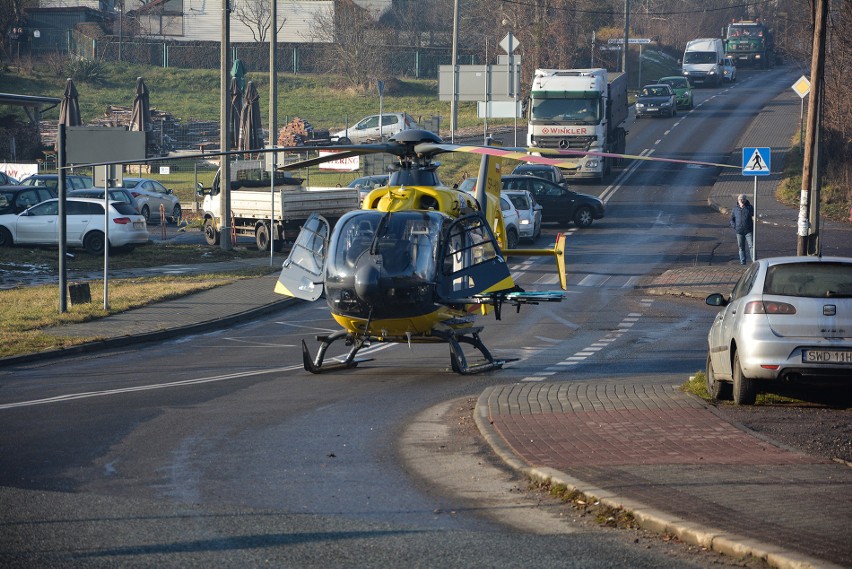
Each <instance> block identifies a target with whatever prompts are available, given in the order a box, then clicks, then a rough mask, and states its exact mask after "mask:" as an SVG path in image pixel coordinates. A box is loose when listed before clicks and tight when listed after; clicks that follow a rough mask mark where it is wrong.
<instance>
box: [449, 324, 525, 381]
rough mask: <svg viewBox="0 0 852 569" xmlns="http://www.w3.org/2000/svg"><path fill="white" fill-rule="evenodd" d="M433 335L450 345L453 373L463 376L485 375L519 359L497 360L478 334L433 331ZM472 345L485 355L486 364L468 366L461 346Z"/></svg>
mask: <svg viewBox="0 0 852 569" xmlns="http://www.w3.org/2000/svg"><path fill="white" fill-rule="evenodd" d="M432 334H433V335H435V336H438V337H439V338H441V339H442V340H444V341H445V342H447V344H449V345H450V365H451V366H452V368H453V371H454V372H456V373H458V374H461V375H473V374H475V373H483V372H486V371H491V370H494V369H500V368H502V367H503V365H504V364H506V363H508V362H512V361H515V360H516V359H517V358H509V359H503V360H495V359H494V356H492V355H491V352H489V351H488V348H486V347H485V344H483V343H482V340H480V339H479V334H478V333H477V332H472V333H470V335H467V334H454V333H452V332H444V331H439V330H432ZM463 343H464V344H470V345H471V346H473V347H474V348H476V349H477V350H479V352H480V353H481V354H482V355H483V357H484V358H485V360H486V361H485V362H484V363H481V364H476V365H468V363H467V357H465V355H464V350H462V347H461V344H463Z"/></svg>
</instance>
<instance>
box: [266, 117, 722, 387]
mask: <svg viewBox="0 0 852 569" xmlns="http://www.w3.org/2000/svg"><path fill="white" fill-rule="evenodd" d="M318 150H334V151H336V152H335V153H334V154H331V155H327V156H321V157H319V158H313V159H308V160H302V161H300V162H295V163H293V164H289V165H287V166H283V167H281V168H280V169H281V170H296V169H300V168H304V167H307V166H312V165H316V164H320V163H322V162H326V161H330V160H339V159H343V158H348V157H353V156H360V155H363V154H368V153H379V152H384V153H389V154H392V155H394V156H396V158H397V163H396V165H395V169H394V171H393V173H392V175H391V177H390V180H389V182H388V185H387V186H385V187H382V188H377V189H374V190H373V191H371V192H370V193H369V194H368V195H367V196H366V197H365V198H364V200H363V203H362V204H361V209H358V210H354V211H351V212H349V213H347V214H344V215H343V216H342V217H341V218H340V219H339V221H338V222H337V223H336V224H335V226H334V227H333V228H332V227H331V226H330V224H329V222H328V221H327V220H325V219H324V218H322V217H321V216H319V215H316V214H315V215H312V216H311V217H310V218H309V219H308V220H307V221H306V223H305V225H304V226H303V227H302V230H301V232H300V233H299V236H298V237H297V239H296V241H295V242H294V244H293V247H292V249H291V252H290V255H289V256H288V258H287V259H286V260H285V261H284V263H283V267H282V270H281V275H280V277H279V279H278V283H277V284H276V288H275V291H276V292H278V293H280V294H284V295H289V296H293V297H296V298H300V299H304V300H308V301H315V300H317V299H319V298H320V297H321V296H322V295H323V293H324V294H325V297H326V301H327V303H328V307H329V310H330V311H331V315H332V317H333V318H334V319H335V320H336V321H337V323H338V324H340V326H341V327H342V329H341V330H338V331H336V332H333V333H331V334H328V335H322V336H317V340H318V341H319V342H320V346H319V350H318V351H317V355H316V357H313V358H312V357H311V354H310V351H309V350H308V347H307V344H306V343H305V341H304V340H303V341H302V356H303V360H304V366H305V369H306V370H308V371H310V372H312V373H320V372H322V371H326V370H331V369H341V368H351V367H355V366H357V365H358V363H360V361H363V360H358V359H356V356H357V354H358V351H359V350H361V349H362V348H364V347H366V346H369V345H370V344H372V343H374V342H392V343H407V344H409V346H410V345H411V344H414V343H436V342H443V343H447V344H448V345H449V348H450V364H451V367H452V369H453V371H455V372H457V373H460V374H472V373H479V372H483V371H489V370H493V369H498V368H500V367H502V366H503V365H504V364H505V363H506V362H508V361H510V360H498V359H495V358H494V357H493V356H492V355H491V353H490V352H489V351H488V349H487V348H486V347H485V345H484V344H483V342H482V340H481V338H480V337H479V333H480V332H481V330H482V328H483V327H482V325H478V324H477V322H476V317H477V315H479V314H487V313H489V312H494V314H495V317H496V318H497V319H498V320H499V319H500V316H501V311H502V309H503V307H504V305H508V306H513V307H516V308H517V309H518V310H520V307H521V305H524V304H539V303H542V302H559V301H561V300H562V299H563V298H564V294H563V293H562V292H560V291H540V292H538V291H536V292H533V291H530V292H528V291H524V290H523V289H521V288H520V287H519V286H518V285H517V284H516V283H515V282H514V280H513V279H512V275H511V273H510V271H509V267H508V265H507V263H506V255H507V254H508V255H513V256H535V255H553V256H554V257H555V259H556V266H557V271H558V274H559V281H560V285H561V288H562V289H563V290H565V289H566V288H567V284H566V283H567V277H566V274H565V235H564V234H559V235H557V238H556V242H555V244H554V246H553V248H552V249H512V250H508V249H507V248H506V247H507V243H506V231H505V229H504V227H503V217H502V213H501V209H500V189H501V180H500V163H501V161H502V159H504V158H510V159H514V160H520V161H526V162H538V163H544V164H553V165H556V166H560V167H564V168H572V167H573V168H576V159H575V158H571V157H572V156H576V155H594V156H598V157H601V158H608V159H612V160H621V159H632V160H650V161H659V162H672V163H679V164H700V165H706V166H718V167H723V168H734V167H735V166H731V165H726V164H715V163H710V162H701V161H695V160H680V159H672V158H660V157H648V156H631V155H626V154H612V153H596V152H585V151H572V150H562V151H557V152H556V154H558V155H560V157H558V158H547V157H544V156H538V155H531V154H529V153H528V152H527V150H528V149H523V148H521V149H518V148H515V149H502V148H498V147H493V146H461V145H455V144H446V143H444V141H443V140H442V139H441V138H440V137H439V136H438V135H436V134H434V133H432V132H429V131H425V130H406V131H402V132H401V133H399V134H397V135H395V136H394V137H392V138H390V139H389V140H388V142H386V143H379V144H367V145H348V146H332V147H326V148H318ZM447 152H468V153H474V154H479V155H481V156H482V160H481V164H480V171H479V176H478V178H477V188H476V194H475V196H472V195H470V194H467V193H466V192H463V191H460V190H458V189H455V188H449V187H446V186H444V185H442V184H441V183H440V181H439V179H438V176H437V173H436V169H437V167H438V163H437V162H435V161H434V160H433V158H434V157H435V156H436V155H439V154H442V153H447ZM338 340H343V341H344V343H345V345H347V346H349V347H350V349H349V352H348V354H347V355H346V356H345V357H344V358H342V359H338V361H335V362H334V363H331V364H323V361H324V359H325V355H326V352H327V350H328V348H329V346H331V345H332V344H333V343H334V342H336V341H338ZM462 344H467V345H470V346H473V347H474V348H475V349H476V350H478V351H479V353H480V354H481V355H482V357H483V358H484V362H483V363H478V364H475V365H470V364H468V361H467V358H466V356H465V354H464V351H463V350H462Z"/></svg>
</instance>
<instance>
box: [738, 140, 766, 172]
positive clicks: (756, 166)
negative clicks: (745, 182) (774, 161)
mask: <svg viewBox="0 0 852 569" xmlns="http://www.w3.org/2000/svg"><path fill="white" fill-rule="evenodd" d="M771 156H772V152H771V151H770V149H769V147H767V146H759V147H754V146H751V147H746V148H743V176H768V175H769V168H770V158H771Z"/></svg>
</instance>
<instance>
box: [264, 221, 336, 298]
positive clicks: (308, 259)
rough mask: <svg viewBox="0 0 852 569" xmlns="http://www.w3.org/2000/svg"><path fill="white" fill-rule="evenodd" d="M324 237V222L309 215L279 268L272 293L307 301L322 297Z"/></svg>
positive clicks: (326, 231)
mask: <svg viewBox="0 0 852 569" xmlns="http://www.w3.org/2000/svg"><path fill="white" fill-rule="evenodd" d="M328 234H329V224H328V221H326V219H325V218H324V217H323V216H321V215H319V214H316V213H312V214H311V216H310V217H309V218H308V220H307V221H306V222H305V225H303V226H302V230H301V231H300V232H299V236H298V237H297V238H296V242H295V243H294V244H293V249H292V250H291V251H290V255H289V256H288V257H287V260H286V261H284V264H283V265H282V268H281V275H280V276H279V277H278V282H277V283H276V284H275V292H277V293H278V294H283V295H287V296H293V297H295V298H300V299H302V300H309V301H314V300H316V299H318V298H319V297H320V296H322V291H323V282H322V280H323V275H324V274H325V260H326V251H327V250H328Z"/></svg>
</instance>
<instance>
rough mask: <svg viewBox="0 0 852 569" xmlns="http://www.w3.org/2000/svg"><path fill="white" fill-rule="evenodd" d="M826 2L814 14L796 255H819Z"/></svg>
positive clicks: (818, 3) (823, 0) (817, 6)
mask: <svg viewBox="0 0 852 569" xmlns="http://www.w3.org/2000/svg"><path fill="white" fill-rule="evenodd" d="M827 17H828V1H827V0H817V2H816V9H815V12H814V41H813V51H812V53H811V93H810V99H808V118H807V131H806V134H805V156H804V164H803V168H802V194H801V198H800V200H799V222H798V238H797V243H796V254H797V255H799V256H805V255H817V254H819V251H820V247H819V198H820V187H819V186H820V182H821V173H820V167H819V161H820V152H819V143H820V136H819V131H820V129H821V128H822V115H821V113H822V96H823V91H824V89H823V86H824V82H823V74H824V69H825V26H826V19H827Z"/></svg>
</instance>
